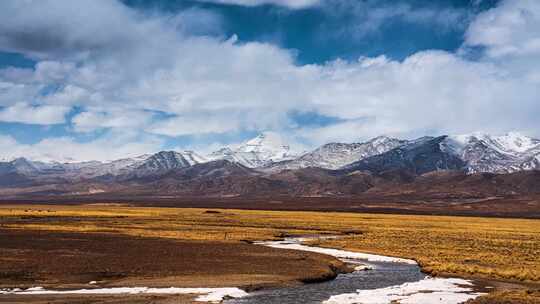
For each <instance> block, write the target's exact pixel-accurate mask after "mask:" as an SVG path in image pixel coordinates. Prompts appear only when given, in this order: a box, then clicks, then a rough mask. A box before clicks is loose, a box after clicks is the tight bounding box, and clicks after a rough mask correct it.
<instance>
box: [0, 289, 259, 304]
mask: <svg viewBox="0 0 540 304" xmlns="http://www.w3.org/2000/svg"><path fill="white" fill-rule="evenodd" d="M0 294H18V295H56V294H59V295H62V294H107V295H109V294H198V295H200V296H199V297H197V298H196V299H195V301H198V302H211V303H219V302H221V301H223V300H224V299H225V298H241V297H245V296H247V295H248V294H247V293H246V292H245V291H243V290H241V289H239V288H235V287H231V288H177V287H169V288H149V287H113V288H95V289H78V290H47V289H44V288H43V287H33V288H28V289H24V290H23V289H18V288H16V289H0Z"/></svg>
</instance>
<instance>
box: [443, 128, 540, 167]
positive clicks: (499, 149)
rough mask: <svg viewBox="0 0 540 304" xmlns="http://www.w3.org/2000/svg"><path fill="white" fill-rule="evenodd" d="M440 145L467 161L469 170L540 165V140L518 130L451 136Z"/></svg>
mask: <svg viewBox="0 0 540 304" xmlns="http://www.w3.org/2000/svg"><path fill="white" fill-rule="evenodd" d="M441 148H442V149H443V150H444V151H446V152H448V153H451V154H454V155H457V156H458V157H459V158H461V159H462V160H463V161H464V162H466V163H467V166H466V170H467V172H468V173H476V172H492V173H510V172H517V171H523V170H533V169H540V140H538V139H533V138H530V137H527V136H524V135H521V134H519V133H509V134H506V135H503V136H491V135H488V134H470V135H458V136H448V137H447V139H446V140H445V141H444V142H443V143H441Z"/></svg>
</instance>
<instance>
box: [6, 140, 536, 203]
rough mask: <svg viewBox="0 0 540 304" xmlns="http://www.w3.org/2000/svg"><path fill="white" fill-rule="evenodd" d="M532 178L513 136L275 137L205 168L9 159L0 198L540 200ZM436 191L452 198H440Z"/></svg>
mask: <svg viewBox="0 0 540 304" xmlns="http://www.w3.org/2000/svg"><path fill="white" fill-rule="evenodd" d="M536 170H540V140H537V139H533V138H530V137H527V136H524V135H520V134H517V133H510V134H507V135H503V136H491V135H488V134H478V133H475V134H469V135H452V136H446V135H445V136H439V137H422V138H419V139H416V140H399V139H395V138H390V137H384V136H380V137H376V138H374V139H371V140H369V141H366V142H363V143H353V144H346V143H330V144H326V145H323V146H321V147H319V148H317V149H315V150H313V151H312V152H309V153H305V154H303V155H300V156H296V155H295V153H293V152H291V149H290V147H289V146H288V145H287V144H286V142H285V141H284V140H283V139H282V138H281V137H280V136H279V135H277V134H275V133H263V134H261V135H259V136H257V137H255V138H253V139H251V140H248V141H246V142H244V143H242V144H241V145H239V146H236V147H229V148H224V149H221V150H219V151H216V152H214V153H212V154H211V155H210V157H208V158H206V157H202V156H201V155H199V154H197V153H195V152H193V151H161V152H158V153H155V154H152V155H141V156H139V157H133V158H124V159H119V160H114V161H109V162H100V161H88V162H80V163H73V162H71V163H60V162H40V161H32V160H29V159H26V158H15V159H12V160H10V161H4V162H0V195H4V196H5V195H8V194H9V195H17V194H22V193H25V194H27V193H40V194H43V193H49V194H50V195H64V194H66V195H67V194H69V195H92V194H95V193H131V194H137V193H144V194H147V195H158V194H159V195H161V194H163V195H173V196H174V195H192V196H207V195H212V196H239V195H248V196H273V195H287V196H352V195H360V194H361V193H378V194H377V195H382V194H384V193H387V194H388V193H398V194H399V195H404V193H410V194H412V193H416V194H418V195H427V196H437V195H438V194H437V193H442V194H441V195H446V196H452V195H455V196H457V197H480V196H481V195H487V194H493V195H499V194H501V193H502V195H512V193H518V194H519V193H527V194H531V193H533V194H536V193H537V192H538V193H540V186H536V184H535V182H536V181H537V180H539V178H540V177H539V175H538V172H540V171H536ZM522 171H527V172H522ZM529 171H530V172H529ZM519 173H523V174H519ZM525 173H530V174H525ZM501 174H502V175H506V174H509V177H504V176H502V175H501ZM510 175H511V176H510ZM444 187H451V189H449V190H448V191H447V192H445V191H446V190H445V188H444ZM475 187H477V188H475ZM501 187H502V188H501ZM499 188H500V189H499ZM537 188H539V189H538V190H537ZM497 189H499V190H497ZM434 191H435V192H434Z"/></svg>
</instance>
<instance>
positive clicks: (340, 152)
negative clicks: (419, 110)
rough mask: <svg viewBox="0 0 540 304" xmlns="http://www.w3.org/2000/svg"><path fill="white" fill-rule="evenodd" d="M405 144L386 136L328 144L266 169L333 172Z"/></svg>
mask: <svg viewBox="0 0 540 304" xmlns="http://www.w3.org/2000/svg"><path fill="white" fill-rule="evenodd" d="M406 143H407V141H405V140H399V139H395V138H390V137H386V136H379V137H376V138H373V139H371V140H369V141H367V142H363V143H353V144H346V143H330V144H326V145H323V146H321V147H319V148H317V149H315V150H314V151H312V152H309V153H306V154H304V155H302V156H300V157H298V158H296V159H293V160H288V161H282V162H278V163H275V164H272V165H270V166H269V167H268V168H267V169H268V170H269V171H273V172H276V171H281V170H285V169H300V168H308V167H314V168H323V169H331V170H335V169H339V168H341V167H343V166H346V165H349V164H351V163H353V162H356V161H359V160H362V159H364V158H367V157H370V156H374V155H378V154H381V153H384V152H387V151H389V150H391V149H394V148H396V147H399V146H401V145H404V144H406Z"/></svg>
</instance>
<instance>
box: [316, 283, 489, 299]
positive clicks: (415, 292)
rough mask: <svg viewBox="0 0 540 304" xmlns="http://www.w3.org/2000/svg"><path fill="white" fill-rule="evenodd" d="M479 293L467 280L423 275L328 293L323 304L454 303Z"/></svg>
mask: <svg viewBox="0 0 540 304" xmlns="http://www.w3.org/2000/svg"><path fill="white" fill-rule="evenodd" d="M480 295H481V294H480V293H475V292H473V290H472V283H471V282H470V281H467V280H463V279H445V278H430V277H426V278H425V279H423V280H421V281H418V282H412V283H405V284H403V285H398V286H391V287H386V288H380V289H372V290H358V291H357V292H356V293H348V294H341V295H336V296H332V297H330V299H328V300H327V301H325V302H324V304H390V303H394V302H399V303H401V304H433V303H440V304H458V303H463V302H466V301H467V300H469V299H474V298H476V297H478V296H480Z"/></svg>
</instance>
